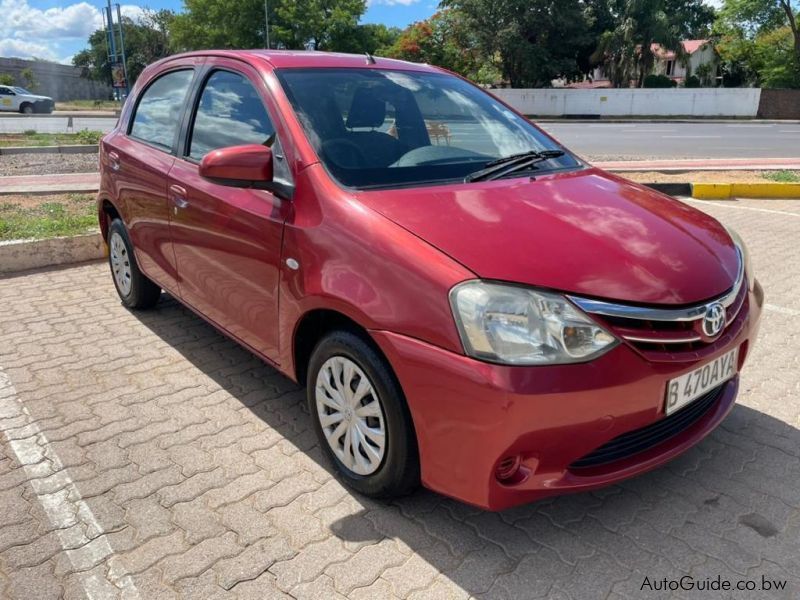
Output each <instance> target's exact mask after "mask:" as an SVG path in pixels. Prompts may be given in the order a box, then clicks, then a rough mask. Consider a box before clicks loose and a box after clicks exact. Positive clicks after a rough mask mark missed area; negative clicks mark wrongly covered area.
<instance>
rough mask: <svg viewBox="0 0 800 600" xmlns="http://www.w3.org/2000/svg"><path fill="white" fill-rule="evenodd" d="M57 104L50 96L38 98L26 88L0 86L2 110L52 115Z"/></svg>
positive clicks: (0, 107) (0, 108)
mask: <svg viewBox="0 0 800 600" xmlns="http://www.w3.org/2000/svg"><path fill="white" fill-rule="evenodd" d="M54 107H55V102H53V99H52V98H50V97H49V96H38V95H36V94H34V93H32V92H29V91H28V90H26V89H25V88H21V87H15V86H11V85H0V110H8V111H13V112H21V113H24V114H26V115H31V114H33V113H51V112H53V108H54Z"/></svg>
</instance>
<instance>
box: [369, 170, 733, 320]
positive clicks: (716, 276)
mask: <svg viewBox="0 0 800 600" xmlns="http://www.w3.org/2000/svg"><path fill="white" fill-rule="evenodd" d="M358 198H359V200H360V201H361V202H363V203H364V204H366V205H367V206H369V207H370V208H372V209H373V210H375V211H378V212H379V213H381V214H383V215H384V216H385V217H387V218H389V219H391V220H392V221H394V222H395V223H397V224H398V225H400V226H402V227H404V228H405V229H407V230H409V231H411V232H412V233H414V234H415V235H417V236H418V237H420V238H422V239H423V240H425V241H426V242H428V243H430V244H432V245H433V246H435V247H437V248H439V249H440V250H441V251H442V252H444V253H446V254H447V255H449V256H450V257H452V258H453V259H455V260H456V261H458V262H460V263H461V264H463V265H464V266H465V267H467V268H468V269H470V270H471V271H472V272H474V273H475V274H476V275H477V276H478V277H481V278H484V279H496V280H502V281H510V282H517V283H523V284H529V285H532V286H539V287H544V288H551V289H555V290H560V291H564V292H570V293H573V294H580V295H584V296H592V297H597V298H605V299H613V300H617V301H625V302H631V303H643V304H665V305H682V304H692V303H696V302H701V301H704V300H708V299H711V298H713V297H715V296H718V295H721V294H723V293H724V292H726V291H727V290H728V289H730V288H731V286H732V285H733V284H734V282H735V280H736V276H737V273H738V267H739V258H738V255H737V252H736V248H735V246H734V244H733V242H732V240H731V238H730V236H729V235H728V233H727V232H726V231H725V229H724V227H722V225H720V224H719V223H718V222H717V221H716V220H715V219H713V218H711V217H710V216H708V215H706V214H705V213H703V212H700V211H699V210H695V209H694V208H692V207H690V206H688V205H686V204H684V203H682V202H679V201H677V200H674V199H672V198H670V197H668V196H664V195H662V194H660V193H658V192H655V191H653V190H650V189H648V188H645V187H642V186H639V185H636V184H632V183H630V182H627V181H625V180H624V179H621V178H619V177H616V176H614V175H611V174H608V173H605V172H603V171H600V170H598V169H584V170H581V171H576V172H572V173H566V174H559V175H545V176H540V177H538V178H537V179H536V180H531V179H529V178H524V179H523V178H516V179H504V180H498V181H490V182H481V183H473V184H469V185H467V184H459V185H448V186H439V187H427V188H416V189H411V190H409V189H402V190H388V191H386V190H382V191H368V192H360V193H359V194H358Z"/></svg>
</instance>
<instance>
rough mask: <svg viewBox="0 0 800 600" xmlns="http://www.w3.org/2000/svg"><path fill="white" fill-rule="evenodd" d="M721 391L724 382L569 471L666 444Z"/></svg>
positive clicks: (602, 447)
mask: <svg viewBox="0 0 800 600" xmlns="http://www.w3.org/2000/svg"><path fill="white" fill-rule="evenodd" d="M724 388H725V384H724V383H723V384H722V385H721V386H719V387H716V388H714V389H713V390H711V391H709V392H707V393H706V394H705V395H703V396H701V397H700V398H698V399H697V400H695V401H694V402H692V403H691V404H689V405H688V406H685V407H684V408H682V409H680V410H679V411H678V412H676V413H673V414H671V415H669V416H668V417H664V418H663V419H660V420H658V421H656V422H655V423H652V424H650V425H648V426H646V427H642V428H641V429H635V430H634V431H629V432H628V433H623V434H622V435H620V436H617V437H615V438H614V439H613V440H611V441H610V442H607V443H606V444H603V445H602V446H600V447H599V448H597V449H596V450H594V451H593V452H591V453H590V454H587V455H586V456H584V457H582V458H579V459H578V460H576V461H575V462H573V463H572V464H571V465H570V467H569V468H570V469H588V468H590V467H597V466H600V465H605V464H608V463H612V462H616V461H618V460H622V459H624V458H628V457H629V456H633V455H635V454H638V453H640V452H644V451H645V450H649V449H650V448H653V447H655V446H657V445H658V444H661V443H662V442H665V441H667V440H668V439H670V438H671V437H674V436H676V435H678V434H679V433H681V432H682V431H685V430H686V429H688V428H689V427H691V426H692V425H693V424H694V423H696V422H697V421H699V420H700V418H701V417H702V416H703V415H705V414H706V413H707V412H708V411H709V409H710V408H711V407H712V406H713V405H714V404H715V403H716V402H717V400H719V398H720V396H721V395H722V390H723V389H724Z"/></svg>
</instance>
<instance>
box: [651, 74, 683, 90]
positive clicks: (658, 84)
mask: <svg viewBox="0 0 800 600" xmlns="http://www.w3.org/2000/svg"><path fill="white" fill-rule="evenodd" d="M676 85H677V83H675V82H674V81H672V79H670V78H669V77H667V76H666V75H655V74H651V75H648V76H647V77H645V78H644V87H646V88H671V87H675V86H676Z"/></svg>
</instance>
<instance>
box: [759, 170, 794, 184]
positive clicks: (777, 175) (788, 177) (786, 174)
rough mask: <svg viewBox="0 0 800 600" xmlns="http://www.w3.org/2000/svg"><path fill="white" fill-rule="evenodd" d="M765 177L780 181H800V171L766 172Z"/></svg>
mask: <svg viewBox="0 0 800 600" xmlns="http://www.w3.org/2000/svg"><path fill="white" fill-rule="evenodd" d="M764 179H770V180H772V181H777V182H779V183H800V172H797V171H773V172H771V173H764Z"/></svg>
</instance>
